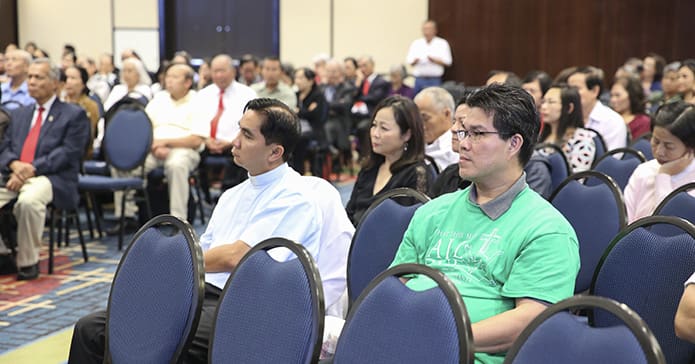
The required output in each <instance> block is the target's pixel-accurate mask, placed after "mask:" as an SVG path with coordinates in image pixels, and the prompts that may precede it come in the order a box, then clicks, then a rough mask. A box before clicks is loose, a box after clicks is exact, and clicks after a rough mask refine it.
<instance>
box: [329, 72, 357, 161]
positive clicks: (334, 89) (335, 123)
mask: <svg viewBox="0 0 695 364" xmlns="http://www.w3.org/2000/svg"><path fill="white" fill-rule="evenodd" d="M321 90H322V91H323V96H324V97H325V98H326V101H327V102H328V120H326V125H325V132H326V139H327V141H328V144H329V145H330V146H333V147H335V148H337V149H338V150H340V151H341V152H347V151H349V150H350V144H349V141H348V135H349V134H350V128H351V127H352V125H350V123H351V122H350V107H352V104H353V101H354V97H355V91H356V88H355V86H354V85H353V84H351V83H350V82H347V81H345V69H344V66H343V62H342V61H340V60H337V59H331V60H329V61H328V62H326V83H325V84H323V85H321Z"/></svg>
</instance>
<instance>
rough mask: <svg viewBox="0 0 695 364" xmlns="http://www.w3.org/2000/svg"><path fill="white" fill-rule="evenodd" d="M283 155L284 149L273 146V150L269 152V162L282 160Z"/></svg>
mask: <svg viewBox="0 0 695 364" xmlns="http://www.w3.org/2000/svg"><path fill="white" fill-rule="evenodd" d="M284 153H285V147H283V146H282V145H280V144H275V145H274V146H273V148H272V149H271V150H270V158H269V160H270V161H271V162H275V161H277V160H279V159H280V160H281V159H282V155H283V154H284Z"/></svg>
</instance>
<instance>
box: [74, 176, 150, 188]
mask: <svg viewBox="0 0 695 364" xmlns="http://www.w3.org/2000/svg"><path fill="white" fill-rule="evenodd" d="M143 186H144V181H143V180H142V179H140V178H135V177H125V178H113V177H107V176H94V175H81V176H79V180H78V187H79V189H81V190H92V191H93V190H113V191H118V190H126V189H137V188H143Z"/></svg>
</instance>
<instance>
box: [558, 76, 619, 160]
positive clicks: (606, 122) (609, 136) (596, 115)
mask: <svg viewBox="0 0 695 364" xmlns="http://www.w3.org/2000/svg"><path fill="white" fill-rule="evenodd" d="M567 83H568V84H569V85H570V86H572V87H576V88H577V90H579V96H580V97H581V100H582V112H583V117H584V127H585V128H590V129H593V130H596V131H597V132H598V133H599V134H601V136H602V137H603V140H604V141H605V143H606V151H610V150H613V149H618V148H622V147H624V146H625V145H626V144H627V126H626V125H625V121H623V118H622V117H620V115H619V114H618V113H616V112H615V111H613V110H611V109H610V108H609V107H607V106H605V105H603V104H602V103H601V101H599V97H600V96H601V93H602V92H603V71H602V70H600V69H598V68H596V67H591V66H587V67H580V68H577V69H576V70H575V71H574V73H572V74H571V75H570V76H569V77H568V78H567Z"/></svg>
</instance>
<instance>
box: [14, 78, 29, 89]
mask: <svg viewBox="0 0 695 364" xmlns="http://www.w3.org/2000/svg"><path fill="white" fill-rule="evenodd" d="M26 79H27V77H26V76H23V75H21V76H15V77H12V78H11V79H10V87H11V88H12V89H13V90H16V89H18V88H19V87H21V86H22V84H23V83H24V81H26Z"/></svg>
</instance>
